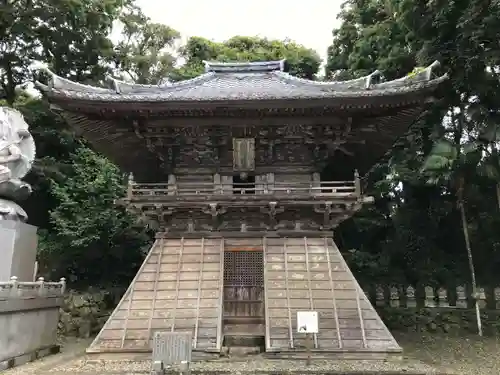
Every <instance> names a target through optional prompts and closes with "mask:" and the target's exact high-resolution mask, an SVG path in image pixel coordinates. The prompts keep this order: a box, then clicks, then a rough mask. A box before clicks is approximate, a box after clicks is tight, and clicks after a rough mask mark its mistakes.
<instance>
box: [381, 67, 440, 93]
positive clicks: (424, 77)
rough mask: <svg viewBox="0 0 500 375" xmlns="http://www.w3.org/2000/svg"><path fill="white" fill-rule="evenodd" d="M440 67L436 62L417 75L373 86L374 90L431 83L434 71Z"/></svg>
mask: <svg viewBox="0 0 500 375" xmlns="http://www.w3.org/2000/svg"><path fill="white" fill-rule="evenodd" d="M440 65H441V63H440V62H439V61H437V60H436V61H434V62H433V63H432V64H430V65H428V66H427V67H425V68H423V69H421V70H419V71H417V72H416V73H409V74H407V75H406V76H404V77H401V78H396V79H393V80H391V81H387V82H381V83H377V84H375V85H373V88H376V89H387V88H393V87H400V86H411V85H415V84H418V83H422V82H428V81H431V80H432V74H433V71H434V69H436V68H439V66H440Z"/></svg>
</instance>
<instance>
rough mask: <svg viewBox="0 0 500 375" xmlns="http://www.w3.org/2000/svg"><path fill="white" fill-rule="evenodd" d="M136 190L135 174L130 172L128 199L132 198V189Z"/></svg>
mask: <svg viewBox="0 0 500 375" xmlns="http://www.w3.org/2000/svg"><path fill="white" fill-rule="evenodd" d="M133 190H134V174H133V173H129V175H128V182H127V199H129V200H130V199H132V191H133Z"/></svg>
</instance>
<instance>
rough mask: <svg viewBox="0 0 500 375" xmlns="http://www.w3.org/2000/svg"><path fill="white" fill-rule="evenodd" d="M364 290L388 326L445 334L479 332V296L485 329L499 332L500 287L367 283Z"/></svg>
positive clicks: (491, 333)
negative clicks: (476, 287)
mask: <svg viewBox="0 0 500 375" xmlns="http://www.w3.org/2000/svg"><path fill="white" fill-rule="evenodd" d="M363 290H364V291H365V293H366V294H367V296H368V298H369V299H370V301H371V302H372V304H373V305H374V306H375V308H376V309H377V311H378V312H379V314H380V316H381V317H382V319H383V320H384V322H385V323H386V325H387V326H388V328H389V329H391V330H393V331H403V332H435V333H445V334H460V335H461V334H464V333H472V334H475V333H477V321H476V312H475V309H474V306H475V303H476V300H477V302H478V304H479V307H480V311H481V314H480V315H481V320H482V325H483V330H484V332H485V334H488V335H499V334H500V287H488V288H483V287H481V288H478V289H477V291H476V293H474V292H473V290H472V288H471V287H470V286H457V287H451V288H442V287H441V288H434V287H429V286H427V287H418V288H415V287H412V286H405V287H403V286H380V285H379V286H365V287H363Z"/></svg>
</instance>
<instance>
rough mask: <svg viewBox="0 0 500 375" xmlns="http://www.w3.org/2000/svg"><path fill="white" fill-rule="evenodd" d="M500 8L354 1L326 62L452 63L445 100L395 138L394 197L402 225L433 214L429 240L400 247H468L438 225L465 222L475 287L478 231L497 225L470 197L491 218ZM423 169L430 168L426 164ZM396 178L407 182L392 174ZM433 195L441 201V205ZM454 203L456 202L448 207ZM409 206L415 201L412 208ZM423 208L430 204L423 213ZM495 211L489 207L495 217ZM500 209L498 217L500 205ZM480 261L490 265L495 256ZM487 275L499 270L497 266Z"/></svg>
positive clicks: (377, 65) (339, 70) (390, 73)
mask: <svg viewBox="0 0 500 375" xmlns="http://www.w3.org/2000/svg"><path fill="white" fill-rule="evenodd" d="M499 16H500V5H498V4H493V3H491V2H481V1H479V0H477V1H471V2H467V1H456V2H445V1H441V0H436V1H423V0H422V1H416V2H415V1H409V0H404V1H379V0H351V1H348V2H347V3H346V5H345V7H344V9H343V11H342V13H341V15H340V17H341V19H342V20H343V23H342V25H341V27H340V28H339V29H338V30H335V31H334V41H333V44H332V46H331V47H330V49H329V58H328V64H327V71H328V73H329V75H330V76H339V77H342V78H343V76H346V74H345V72H346V71H348V70H352V71H353V72H354V75H361V74H366V73H367V72H368V71H369V70H373V69H382V70H383V71H384V73H385V75H386V76H387V77H388V78H394V77H395V75H396V74H398V75H401V73H403V72H402V71H401V69H404V70H406V71H409V70H410V69H411V66H409V65H410V64H412V65H414V66H415V65H416V66H418V65H425V64H428V63H430V62H432V61H434V60H439V61H441V62H442V65H443V66H444V67H445V68H446V70H447V71H448V74H449V75H450V80H449V83H448V85H447V86H446V87H445V89H444V90H443V91H442V93H441V94H442V99H441V100H440V101H439V102H438V103H436V104H434V105H433V106H430V107H429V108H428V109H427V111H426V113H425V116H424V117H423V118H422V119H421V120H420V121H419V123H418V124H416V125H417V126H414V127H413V129H412V130H411V132H410V133H409V134H408V135H407V136H406V138H405V139H403V140H401V141H400V142H399V143H398V145H397V147H395V149H394V150H393V152H392V157H391V159H390V160H389V163H388V170H390V176H391V178H390V179H391V180H392V182H393V183H392V186H402V189H401V188H399V187H398V188H397V189H394V188H393V190H392V194H391V195H392V197H393V200H395V202H397V203H396V210H395V211H394V213H393V215H392V222H393V224H394V225H396V224H397V223H401V221H400V220H399V218H401V214H402V213H403V212H405V215H408V214H410V216H409V217H412V216H413V217H420V220H419V221H418V223H419V224H420V226H421V225H422V224H423V223H424V222H427V226H426V228H427V229H426V230H425V231H426V232H427V231H428V235H427V236H426V239H424V242H422V239H416V238H415V236H413V235H412V236H408V239H407V240H406V241H407V246H399V248H400V249H401V248H403V249H405V250H404V252H405V253H406V254H408V249H409V248H414V247H415V248H416V249H417V250H418V251H419V252H420V253H425V250H426V249H427V248H429V244H428V243H425V242H426V241H429V239H430V240H433V241H434V244H435V245H438V246H434V247H432V246H431V248H434V249H435V251H436V252H439V253H442V254H446V253H448V258H449V257H450V254H453V256H456V257H457V258H458V256H459V255H460V253H457V252H456V249H461V248H462V246H455V247H452V246H447V244H446V242H443V241H442V240H439V238H440V237H442V234H440V233H439V232H436V228H437V229H438V230H439V229H441V228H442V224H439V221H442V222H449V220H450V219H451V218H454V217H455V216H456V219H453V220H452V221H453V222H454V221H456V222H457V223H460V225H461V227H462V236H463V239H464V243H465V246H464V247H465V250H466V253H467V259H468V264H469V270H470V272H469V274H470V277H471V279H472V284H473V289H474V291H475V290H476V274H475V270H474V263H473V258H472V250H471V249H472V247H473V244H472V239H473V238H476V241H479V238H481V235H482V239H481V243H482V244H485V237H484V236H491V234H490V233H487V232H482V233H479V232H478V231H480V230H484V229H485V228H486V227H488V226H489V224H488V225H479V224H478V223H477V222H476V223H474V224H471V222H470V220H468V218H467V215H466V205H467V204H468V202H469V201H470V202H474V206H473V207H472V208H474V211H473V214H474V219H475V220H479V216H480V217H482V222H485V219H484V217H485V215H486V211H485V210H487V209H486V208H485V207H481V208H480V201H481V198H480V197H479V196H478V192H479V191H483V192H484V191H485V185H486V186H487V185H488V184H489V185H491V184H496V185H497V188H498V181H499V176H500V173H498V170H499V165H500V164H499V160H498V154H497V152H496V149H497V148H496V144H497V142H498V139H497V136H496V134H497V131H496V126H497V124H498V118H497V117H498V116H497V114H498V113H500V112H499V111H498V110H499V108H498V106H499V104H498V103H499V100H498V95H499V90H498V89H499V87H498V85H499V82H500V80H499V76H498V66H499V62H500V47H499V46H498V43H497V40H496V38H497V37H496V35H498V32H499V27H500V23H499V22H498V17H499ZM386 72H387V73H386ZM422 166H423V167H422ZM420 170H423V171H425V174H424V175H422V174H421V173H419V171H420ZM486 177H488V178H489V179H488V178H486ZM398 181H399V182H400V184H397V183H396V184H395V183H394V182H398ZM427 182H433V184H431V185H429V184H427ZM436 199H437V200H436ZM484 199H485V198H484V197H483V198H482V200H484ZM497 200H498V194H497ZM433 201H436V202H441V203H440V204H439V206H440V207H441V208H440V209H438V210H437V211H435V208H437V206H435V205H434V204H433V203H432V202H433ZM417 202H418V204H417V205H415V203H417ZM447 202H454V203H455V204H453V205H449V207H448V208H447V205H446V204H447ZM410 207H413V208H412V210H411V211H407V208H410ZM431 207H434V208H433V211H432V213H433V214H434V213H437V214H438V215H439V216H440V219H439V220H438V221H437V222H436V216H435V215H432V216H431V211H429V210H430V209H431ZM478 209H481V210H482V211H481V213H479V212H477V210H478ZM425 211H429V212H427V213H426V214H425ZM497 211H498V210H497ZM422 214H423V215H422ZM491 214H492V213H491V212H490V211H488V213H487V215H488V216H486V217H488V222H490V219H489V217H491ZM495 214H496V215H497V216H498V212H496V213H495ZM493 221H494V220H493ZM408 222H409V223H412V222H414V221H413V220H409V221H408ZM433 222H436V224H437V226H436V225H433ZM414 225H415V224H412V226H414ZM433 227H434V228H435V229H434V230H433V229H432V228H433ZM409 230H410V231H411V232H408V233H415V229H411V228H409ZM471 230H473V233H470V232H471ZM389 232H390V231H389ZM395 233H396V235H390V236H389V237H388V240H389V241H388V243H391V242H392V241H393V240H394V239H395V238H398V237H401V236H400V233H402V232H401V230H400V228H398V230H397V231H396V232H395ZM430 233H436V238H435V239H433V236H432V235H429V234H430ZM453 238H457V235H455V236H453ZM419 242H420V243H419ZM494 242H495V240H494V239H492V240H491V241H490V243H489V244H488V246H485V247H484V248H483V249H482V251H483V252H486V249H488V247H489V248H490V249H491V250H490V251H491V252H492V253H493V252H494V250H493V249H494V248H495V246H494ZM401 245H402V244H401ZM415 245H416V246H415ZM442 247H444V248H442ZM383 251H385V252H386V251H388V248H386V249H384V250H383ZM400 251H402V250H400ZM480 255H482V254H480ZM481 258H483V259H484V258H487V257H486V256H482V257H481ZM448 261H449V262H451V261H452V259H449V260H448ZM453 261H455V260H453ZM491 261H492V260H491V259H490V262H491ZM482 266H483V267H487V266H488V264H487V262H486V261H484V262H483V263H482ZM488 276H489V277H490V278H491V277H492V276H493V274H492V273H490V274H488ZM478 323H479V324H480V322H479V320H478ZM479 330H480V327H479Z"/></svg>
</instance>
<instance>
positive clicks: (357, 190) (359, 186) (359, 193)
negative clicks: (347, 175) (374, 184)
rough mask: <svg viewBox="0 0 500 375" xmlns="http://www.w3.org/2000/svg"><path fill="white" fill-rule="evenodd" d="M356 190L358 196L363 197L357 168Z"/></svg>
mask: <svg viewBox="0 0 500 375" xmlns="http://www.w3.org/2000/svg"><path fill="white" fill-rule="evenodd" d="M354 191H355V193H356V196H358V197H361V180H360V178H359V173H358V170H357V169H356V170H354Z"/></svg>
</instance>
